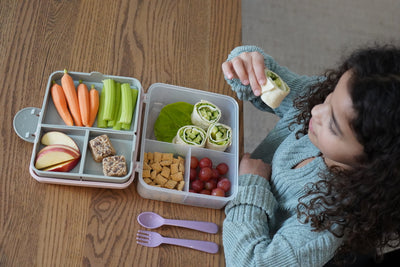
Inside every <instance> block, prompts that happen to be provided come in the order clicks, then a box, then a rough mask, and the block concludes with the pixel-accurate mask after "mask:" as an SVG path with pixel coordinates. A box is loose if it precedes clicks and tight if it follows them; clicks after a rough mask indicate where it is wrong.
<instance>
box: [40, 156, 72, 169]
mask: <svg viewBox="0 0 400 267" xmlns="http://www.w3.org/2000/svg"><path fill="white" fill-rule="evenodd" d="M78 162H79V158H76V159H71V160H69V161H65V162H62V163H60V164H56V165H53V166H50V167H47V168H44V169H41V170H42V171H52V172H69V171H70V170H72V169H73V168H74V167H75V166H76V165H77V164H78Z"/></svg>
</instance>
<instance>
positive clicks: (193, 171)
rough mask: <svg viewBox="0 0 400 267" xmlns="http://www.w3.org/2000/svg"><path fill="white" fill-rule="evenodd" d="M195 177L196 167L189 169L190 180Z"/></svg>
mask: <svg viewBox="0 0 400 267" xmlns="http://www.w3.org/2000/svg"><path fill="white" fill-rule="evenodd" d="M196 177H197V171H196V169H190V181H194V180H195V179H196Z"/></svg>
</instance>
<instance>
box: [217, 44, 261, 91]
mask: <svg viewBox="0 0 400 267" xmlns="http://www.w3.org/2000/svg"><path fill="white" fill-rule="evenodd" d="M264 69H265V66H264V57H263V56H262V55H261V54H260V53H259V52H243V53H241V54H240V55H239V56H237V57H235V58H233V59H232V60H230V61H227V62H224V63H223V64H222V71H223V73H224V75H225V77H227V78H228V79H233V78H238V79H240V81H241V82H242V84H244V85H249V84H250V86H251V89H252V90H253V93H254V95H256V96H259V95H260V94H261V86H262V85H264V84H265V83H266V82H267V79H266V77H265V72H264Z"/></svg>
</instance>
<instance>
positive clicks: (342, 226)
mask: <svg viewBox="0 0 400 267" xmlns="http://www.w3.org/2000/svg"><path fill="white" fill-rule="evenodd" d="M348 70H350V71H351V73H352V74H351V77H350V82H349V90H350V96H351V99H352V102H353V108H354V112H355V114H356V116H355V118H354V119H353V120H352V121H351V122H350V126H351V128H352V129H353V131H354V133H355V135H356V138H357V140H358V141H359V143H360V144H361V145H362V146H363V148H364V153H363V155H362V156H360V157H359V158H357V163H358V164H357V166H353V168H352V169H351V170H343V169H340V168H339V167H335V166H333V167H330V172H329V173H324V174H322V173H321V174H320V177H321V179H320V180H319V181H318V182H316V183H313V184H310V185H309V186H308V187H307V193H306V194H305V195H304V196H303V197H301V198H300V200H299V205H298V214H299V218H302V220H303V221H304V222H310V223H311V225H312V226H313V227H314V229H315V230H316V231H323V230H329V231H330V232H331V233H332V234H334V235H335V236H337V237H345V238H344V243H343V245H342V246H341V247H340V248H339V250H338V251H337V253H336V257H335V258H336V259H339V258H340V259H343V258H347V259H348V255H354V254H371V253H374V254H375V253H376V252H377V253H376V255H375V256H379V255H380V254H382V249H383V248H384V247H385V246H392V247H395V246H398V245H400V243H399V237H400V208H399V207H400V49H399V48H397V47H395V46H393V45H385V46H379V45H375V46H373V47H368V48H363V49H359V50H356V51H355V52H354V53H352V54H351V55H350V56H349V57H348V58H347V59H346V60H344V62H343V63H342V64H341V65H340V66H339V68H337V69H336V70H328V71H327V72H326V73H325V77H326V79H325V80H323V81H321V82H320V83H318V84H315V85H313V86H312V87H311V88H310V89H309V90H308V91H307V92H306V93H305V94H304V95H302V96H300V97H299V98H297V99H296V100H295V102H294V105H295V107H296V108H298V109H299V110H300V113H299V115H298V116H297V118H296V120H295V122H296V123H298V124H302V125H303V127H302V129H301V130H300V131H299V132H297V133H296V134H297V137H299V136H300V135H305V134H307V132H308V123H309V120H310V118H311V109H312V108H313V107H314V106H315V105H318V104H320V103H322V102H323V101H324V100H325V98H326V97H327V95H328V94H329V93H331V92H332V91H333V90H334V89H335V87H336V84H337V83H338V81H339V79H340V77H341V76H342V75H343V74H344V73H345V72H346V71H348ZM306 199H311V201H306ZM344 255H346V257H345V256H344Z"/></svg>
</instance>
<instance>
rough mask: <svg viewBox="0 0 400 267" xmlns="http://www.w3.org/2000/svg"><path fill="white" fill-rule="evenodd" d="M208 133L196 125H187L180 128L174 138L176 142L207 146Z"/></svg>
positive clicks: (173, 141)
mask: <svg viewBox="0 0 400 267" xmlns="http://www.w3.org/2000/svg"><path fill="white" fill-rule="evenodd" d="M206 139H207V133H206V131H204V130H203V129H202V128H201V127H198V126H196V125H186V126H183V127H181V128H179V130H178V132H177V133H176V136H175V137H174V139H173V140H172V143H174V144H181V145H191V146H195V147H205V145H206Z"/></svg>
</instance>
